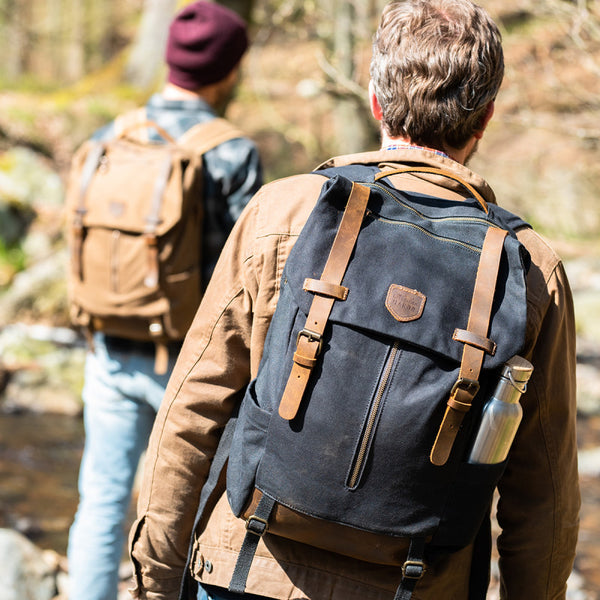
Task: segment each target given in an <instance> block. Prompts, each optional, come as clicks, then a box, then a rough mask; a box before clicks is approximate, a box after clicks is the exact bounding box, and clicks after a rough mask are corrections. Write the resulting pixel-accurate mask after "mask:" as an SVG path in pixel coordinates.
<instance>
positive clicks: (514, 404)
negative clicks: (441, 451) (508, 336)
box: [469, 356, 533, 464]
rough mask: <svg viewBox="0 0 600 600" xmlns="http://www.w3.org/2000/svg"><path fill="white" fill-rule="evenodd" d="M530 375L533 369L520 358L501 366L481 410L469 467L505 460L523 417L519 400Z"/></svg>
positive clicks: (514, 358) (512, 359)
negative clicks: (492, 389)
mask: <svg viewBox="0 0 600 600" xmlns="http://www.w3.org/2000/svg"><path fill="white" fill-rule="evenodd" d="M532 371H533V365H532V364H531V363H530V362H529V361H527V360H525V359H524V358H521V357H520V356H513V357H512V358H511V359H510V360H509V361H508V362H506V363H505V365H504V368H503V369H502V374H501V376H500V380H499V381H498V384H497V385H496V389H495V390H494V393H493V394H492V397H491V398H490V399H489V400H488V401H487V403H486V405H485V406H484V408H483V413H482V416H481V423H480V424H479V429H478V431H477V436H476V437H475V442H474V443H473V447H472V449H471V454H470V455H469V462H470V463H480V464H495V463H500V462H502V461H503V460H504V459H505V458H506V457H507V456H508V451H509V449H510V446H511V444H512V442H513V439H514V437H515V434H516V433H517V429H518V427H519V423H520V422H521V417H522V416H523V409H522V408H521V405H520V404H519V398H520V397H521V394H523V393H524V392H525V390H526V389H527V382H528V381H529V378H530V377H531V373H532Z"/></svg>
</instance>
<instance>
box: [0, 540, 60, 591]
mask: <svg viewBox="0 0 600 600" xmlns="http://www.w3.org/2000/svg"><path fill="white" fill-rule="evenodd" d="M56 575H57V569H56V565H55V564H51V563H48V561H47V559H46V556H45V554H44V552H43V551H41V550H39V549H38V548H36V546H35V545H34V544H32V543H31V542H30V541H29V540H28V539H27V538H26V537H24V536H23V535H21V534H20V533H17V532H16V531H12V530H10V529H0V600H24V599H27V600H51V599H52V598H54V597H55V596H56V594H57V587H56Z"/></svg>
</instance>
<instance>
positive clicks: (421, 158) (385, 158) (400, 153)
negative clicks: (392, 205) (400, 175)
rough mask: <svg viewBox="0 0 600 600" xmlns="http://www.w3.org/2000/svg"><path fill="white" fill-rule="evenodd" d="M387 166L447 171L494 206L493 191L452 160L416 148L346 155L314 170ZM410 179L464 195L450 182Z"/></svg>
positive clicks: (436, 178) (425, 176)
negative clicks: (470, 186)
mask: <svg viewBox="0 0 600 600" xmlns="http://www.w3.org/2000/svg"><path fill="white" fill-rule="evenodd" d="M389 163H393V164H394V165H397V166H398V167H410V166H420V167H434V168H437V169H442V170H443V171H450V172H451V173H452V174H453V175H457V176H458V177H460V178H461V179H462V180H463V181H466V182H467V183H469V184H470V185H472V186H473V187H474V188H475V189H476V190H477V191H478V192H479V193H480V194H481V195H482V196H483V198H484V200H485V201H486V202H488V203H490V204H496V195H495V194H494V191H493V190H492V188H491V187H490V186H489V184H488V183H487V182H486V181H485V180H484V179H483V178H482V177H480V176H479V175H477V174H476V173H474V172H473V171H471V170H470V169H469V168H467V167H465V166H464V165H461V164H460V163H458V162H456V161H455V160H452V159H451V158H449V157H447V156H440V155H439V154H437V153H435V152H432V151H430V150H425V149H420V148H399V149H397V150H376V151H374V152H361V153H358V154H346V155H342V156H336V157H334V158H330V159H329V160H328V161H326V162H324V163H323V164H321V165H320V166H319V167H318V168H319V169H325V168H330V167H343V166H347V165H353V164H363V165H383V164H389ZM411 177H416V178H419V179H422V180H425V181H428V182H430V183H433V184H435V185H440V186H442V187H444V188H446V189H448V190H451V191H455V192H461V191H462V192H463V193H464V189H463V188H462V186H461V185H460V184H459V183H458V182H456V181H454V180H452V179H448V178H445V177H439V176H437V175H428V174H421V173H419V174H418V175H411Z"/></svg>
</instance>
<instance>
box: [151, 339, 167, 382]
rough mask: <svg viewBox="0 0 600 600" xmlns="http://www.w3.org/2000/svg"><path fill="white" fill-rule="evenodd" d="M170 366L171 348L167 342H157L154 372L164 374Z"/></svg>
mask: <svg viewBox="0 0 600 600" xmlns="http://www.w3.org/2000/svg"><path fill="white" fill-rule="evenodd" d="M168 367H169V349H168V348H167V346H166V345H165V344H162V343H160V342H156V350H155V355H154V372H155V373H156V374H157V375H164V374H165V373H166V372H167V369H168Z"/></svg>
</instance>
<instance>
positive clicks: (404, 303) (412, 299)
mask: <svg viewBox="0 0 600 600" xmlns="http://www.w3.org/2000/svg"><path fill="white" fill-rule="evenodd" d="M426 300H427V297H426V296H425V295H424V294H421V292H419V291H417V290H411V289H410V288H407V287H404V286H403V285H396V284H395V283H392V285H390V288H389V290H388V293H387V297H386V299H385V307H386V308H387V309H388V310H389V311H390V313H391V315H392V316H393V317H394V319H396V321H402V322H407V321H416V320H417V319H419V318H420V317H421V315H422V314H423V309H424V308H425V301H426Z"/></svg>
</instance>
